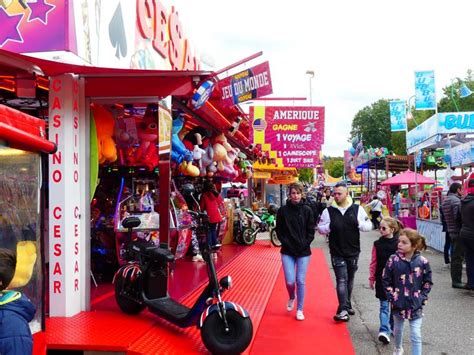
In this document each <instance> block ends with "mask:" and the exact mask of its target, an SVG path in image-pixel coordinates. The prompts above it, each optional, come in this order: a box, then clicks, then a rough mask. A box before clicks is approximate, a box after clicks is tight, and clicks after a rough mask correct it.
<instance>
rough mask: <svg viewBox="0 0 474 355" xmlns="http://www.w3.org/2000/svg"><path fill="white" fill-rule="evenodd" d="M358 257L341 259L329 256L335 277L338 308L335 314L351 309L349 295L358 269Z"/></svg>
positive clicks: (340, 257)
mask: <svg viewBox="0 0 474 355" xmlns="http://www.w3.org/2000/svg"><path fill="white" fill-rule="evenodd" d="M358 261H359V257H358V256H352V257H348V258H343V257H342V256H331V263H332V267H333V269H334V274H335V275H336V291H337V300H338V301H339V307H338V308H337V312H336V313H341V312H342V311H344V310H346V311H347V310H348V309H349V308H352V305H351V295H352V289H353V287H354V277H355V273H356V271H357V269H358V265H357V262H358Z"/></svg>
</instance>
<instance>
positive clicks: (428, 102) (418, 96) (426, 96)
mask: <svg viewBox="0 0 474 355" xmlns="http://www.w3.org/2000/svg"><path fill="white" fill-rule="evenodd" d="M415 109H416V110H436V91H435V75H434V70H427V71H416V72H415Z"/></svg>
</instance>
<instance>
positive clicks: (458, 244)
mask: <svg viewBox="0 0 474 355" xmlns="http://www.w3.org/2000/svg"><path fill="white" fill-rule="evenodd" d="M288 192H289V199H288V201H287V203H286V205H285V206H283V207H282V208H280V210H279V212H278V216H277V234H278V237H279V239H280V240H281V242H282V248H281V254H282V265H283V270H284V275H285V282H286V288H287V290H288V301H287V305H286V309H287V311H292V310H293V309H294V305H295V302H296V305H297V306H296V310H297V312H296V319H297V320H304V319H305V318H304V314H303V308H304V295H305V278H306V273H307V269H308V264H309V259H310V257H311V248H310V244H311V242H312V241H313V239H314V234H315V231H316V230H318V231H319V233H320V234H322V235H325V236H327V239H328V243H329V253H330V258H331V264H332V267H333V270H334V275H335V279H336V291H337V298H338V308H337V310H336V312H335V315H334V317H333V318H334V320H335V321H336V322H347V321H349V320H350V317H351V315H354V314H355V311H354V309H353V308H352V304H351V295H352V290H353V287H354V277H355V275H356V272H357V270H358V260H359V255H360V252H361V249H360V232H361V231H364V232H368V231H370V230H372V229H373V228H375V229H377V230H379V232H380V238H379V239H377V240H376V241H375V242H374V244H373V249H372V255H371V262H370V277H369V286H370V288H371V289H373V290H374V291H375V297H377V298H378V299H379V302H380V308H379V319H380V327H379V333H378V339H379V340H380V341H381V342H382V343H384V344H388V343H390V342H391V337H392V336H393V342H394V354H403V348H402V337H403V328H404V323H405V321H407V322H408V323H409V326H410V342H411V347H412V353H413V354H421V353H422V338H421V325H422V320H423V308H424V306H425V305H426V304H427V300H428V295H429V292H430V290H431V287H432V285H433V282H432V278H431V268H430V264H429V262H428V260H427V259H426V257H424V256H423V255H421V252H422V251H423V250H424V249H426V248H427V244H426V241H425V238H424V237H423V236H422V235H420V234H419V233H418V232H417V231H416V230H414V229H411V228H404V226H403V224H402V223H401V222H400V221H399V220H398V219H397V218H395V217H388V216H385V217H383V216H382V215H381V213H382V207H383V204H382V202H381V201H380V199H379V198H378V197H377V196H374V197H373V199H372V201H371V202H370V203H369V204H368V205H369V208H370V211H371V218H370V219H369V217H368V215H367V213H366V211H365V209H364V208H362V207H360V206H359V205H358V204H355V203H354V201H353V200H352V198H351V196H350V194H349V192H348V188H347V186H346V185H345V184H344V183H338V184H336V185H335V187H334V189H333V191H331V190H330V189H328V188H326V189H325V190H322V191H319V192H314V191H313V192H309V193H308V194H307V195H306V196H305V194H304V190H303V186H302V185H301V184H299V183H295V184H292V185H290V187H289V191H288ZM396 203H397V199H396V198H395V204H396ZM441 209H442V213H443V221H444V222H443V223H444V224H445V228H446V231H447V235H448V236H449V238H450V240H451V248H450V250H451V252H450V253H449V252H448V258H450V260H449V262H450V263H451V275H452V279H453V287H454V288H463V289H471V290H474V287H473V286H474V218H472V216H474V174H472V175H471V177H470V178H469V179H468V180H467V182H466V185H465V187H464V188H463V186H462V185H461V184H460V183H457V182H456V183H453V184H452V185H451V187H450V190H449V193H448V196H447V198H446V199H445V200H444V202H443V205H442V208H441ZM464 259H465V261H466V273H467V283H466V284H464V283H462V282H461V279H462V277H461V273H462V264H463V261H464Z"/></svg>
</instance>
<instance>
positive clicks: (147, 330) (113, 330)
mask: <svg viewBox="0 0 474 355" xmlns="http://www.w3.org/2000/svg"><path fill="white" fill-rule="evenodd" d="M280 267H281V261H280V253H279V249H277V248H271V247H270V246H269V243H268V241H267V242H262V243H261V244H255V245H254V246H252V247H237V246H230V245H229V246H225V247H224V250H223V252H222V255H221V256H220V257H219V259H218V262H217V268H218V275H219V277H222V276H224V275H226V274H230V275H232V278H233V280H234V288H233V289H231V290H230V291H228V292H227V293H226V294H225V295H224V298H225V299H226V300H232V301H234V302H237V303H239V304H241V305H242V306H243V307H244V308H246V309H247V310H248V311H249V313H250V315H251V318H252V322H253V325H254V333H255V332H256V331H257V329H258V325H259V323H260V320H261V319H262V316H263V313H264V310H265V307H266V305H267V301H268V298H269V296H270V293H271V291H272V289H273V286H274V283H275V280H276V278H277V276H278V271H279V269H280ZM185 275H187V276H185ZM203 275H204V277H203ZM205 275H206V268H205V265H204V264H203V263H192V262H188V261H184V262H179V263H176V269H175V271H174V275H173V277H174V278H176V279H177V278H178V277H182V281H181V282H179V285H180V286H179V287H178V288H174V289H170V294H172V295H173V296H174V297H175V298H177V299H181V300H182V302H183V303H184V304H187V305H190V304H192V303H193V301H194V300H195V298H196V296H197V294H199V293H200V291H201V288H202V287H204V282H205V277H206V276H205ZM175 281H176V280H175ZM173 284H176V282H173ZM173 293H174V294H173ZM114 308H115V309H114ZM93 309H94V311H91V312H81V313H80V314H78V315H76V316H74V317H69V318H63V317H60V318H59V317H57V318H49V319H48V320H47V326H46V329H47V334H46V342H47V345H48V349H76V350H99V351H104V350H108V351H122V352H127V353H128V354H156V353H184V352H185V353H203V352H206V349H205V348H204V346H203V345H202V342H201V339H200V334H199V331H198V329H197V328H195V327H191V328H187V329H181V328H178V327H176V326H174V325H172V324H170V323H168V322H166V321H163V320H161V319H159V318H157V317H156V316H154V315H153V314H151V313H149V312H143V313H141V314H140V315H139V316H127V315H125V314H123V313H121V312H120V311H119V310H118V307H117V306H115V303H114V301H113V293H111V292H108V293H105V294H103V295H102V296H101V298H100V299H99V301H98V302H94V304H93Z"/></svg>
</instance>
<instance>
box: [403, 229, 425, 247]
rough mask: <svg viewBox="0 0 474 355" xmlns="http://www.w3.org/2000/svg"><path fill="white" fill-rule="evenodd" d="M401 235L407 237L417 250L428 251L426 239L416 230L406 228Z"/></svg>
mask: <svg viewBox="0 0 474 355" xmlns="http://www.w3.org/2000/svg"><path fill="white" fill-rule="evenodd" d="M400 235H404V236H406V237H407V238H408V240H409V241H410V244H411V246H412V247H413V248H415V250H426V248H428V246H427V245H426V238H425V237H424V236H422V235H421V234H420V233H418V232H417V231H416V230H414V229H411V228H404V229H402V230H401V232H400Z"/></svg>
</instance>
